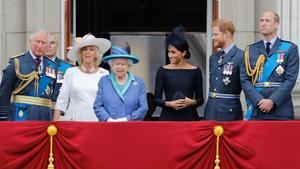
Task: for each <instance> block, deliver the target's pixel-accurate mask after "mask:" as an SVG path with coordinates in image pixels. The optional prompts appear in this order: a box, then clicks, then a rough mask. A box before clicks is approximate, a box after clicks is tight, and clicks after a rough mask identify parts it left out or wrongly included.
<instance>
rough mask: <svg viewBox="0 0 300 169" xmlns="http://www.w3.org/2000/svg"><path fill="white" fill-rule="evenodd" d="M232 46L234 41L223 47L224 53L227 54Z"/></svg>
mask: <svg viewBox="0 0 300 169" xmlns="http://www.w3.org/2000/svg"><path fill="white" fill-rule="evenodd" d="M233 46H234V43H232V44H231V45H229V46H228V47H227V48H225V49H224V50H223V51H224V52H225V54H227V53H228V52H229V51H230V50H231V49H232V48H233Z"/></svg>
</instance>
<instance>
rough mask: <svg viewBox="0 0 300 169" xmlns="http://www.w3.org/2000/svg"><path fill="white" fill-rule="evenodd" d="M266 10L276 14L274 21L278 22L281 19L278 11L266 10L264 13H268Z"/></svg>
mask: <svg viewBox="0 0 300 169" xmlns="http://www.w3.org/2000/svg"><path fill="white" fill-rule="evenodd" d="M266 12H271V13H272V14H273V15H274V21H275V22H276V23H279V21H280V19H279V15H278V13H276V12H275V11H265V12H264V13H266Z"/></svg>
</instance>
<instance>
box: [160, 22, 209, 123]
mask: <svg viewBox="0 0 300 169" xmlns="http://www.w3.org/2000/svg"><path fill="white" fill-rule="evenodd" d="M166 44H167V50H168V57H169V60H170V64H167V65H164V66H162V67H160V68H159V69H158V71H157V74H156V83H155V102H156V104H157V105H158V106H160V107H162V112H161V116H160V120H162V121H193V120H199V116H198V113H197V107H199V106H201V105H202V104H203V87H202V72H201V70H200V68H199V67H196V66H194V65H191V64H189V63H188V62H187V59H189V58H190V52H189V45H188V43H187V41H186V38H185V30H184V27H183V26H179V27H177V28H175V29H174V31H173V32H172V34H171V35H169V36H168V37H167V39H166ZM163 93H164V95H165V97H164V98H165V99H164V98H163Z"/></svg>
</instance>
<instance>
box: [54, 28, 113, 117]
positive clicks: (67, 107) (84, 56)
mask: <svg viewBox="0 0 300 169" xmlns="http://www.w3.org/2000/svg"><path fill="white" fill-rule="evenodd" d="M110 46H111V42H110V41H109V40H107V39H103V38H95V37H94V36H93V35H91V34H88V35H85V36H84V37H82V38H81V39H80V41H79V42H78V43H77V44H75V45H74V47H73V48H72V49H71V50H70V57H71V58H72V59H77V61H78V63H79V66H77V67H72V68H69V69H67V71H66V74H65V76H64V79H63V84H62V87H61V89H60V93H59V96H58V98H57V101H56V105H55V111H54V118H53V120H54V121H58V120H66V121H68V120H73V121H98V118H97V117H96V115H95V112H94V110H93V103H94V100H95V98H96V92H97V89H98V82H99V80H100V78H101V77H102V76H105V75H108V74H109V72H108V70H106V69H103V68H101V67H98V65H99V64H100V62H101V61H102V55H103V54H104V53H105V52H106V51H107V50H108V49H109V48H110ZM62 112H65V114H64V116H61V113H62Z"/></svg>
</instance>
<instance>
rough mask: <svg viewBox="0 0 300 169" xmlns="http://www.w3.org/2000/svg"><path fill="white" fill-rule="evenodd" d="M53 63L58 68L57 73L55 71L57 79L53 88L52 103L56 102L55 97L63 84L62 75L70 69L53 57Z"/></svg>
mask: <svg viewBox="0 0 300 169" xmlns="http://www.w3.org/2000/svg"><path fill="white" fill-rule="evenodd" d="M55 63H56V65H57V67H58V71H57V78H56V86H55V90H54V94H53V97H52V100H53V101H54V102H56V100H57V97H58V95H59V90H60V88H61V85H62V82H63V79H64V75H65V73H66V71H67V69H68V68H69V67H72V65H71V64H69V63H67V62H65V61H63V60H61V59H59V58H58V57H55Z"/></svg>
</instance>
